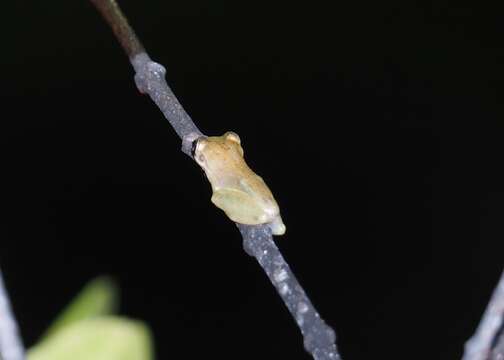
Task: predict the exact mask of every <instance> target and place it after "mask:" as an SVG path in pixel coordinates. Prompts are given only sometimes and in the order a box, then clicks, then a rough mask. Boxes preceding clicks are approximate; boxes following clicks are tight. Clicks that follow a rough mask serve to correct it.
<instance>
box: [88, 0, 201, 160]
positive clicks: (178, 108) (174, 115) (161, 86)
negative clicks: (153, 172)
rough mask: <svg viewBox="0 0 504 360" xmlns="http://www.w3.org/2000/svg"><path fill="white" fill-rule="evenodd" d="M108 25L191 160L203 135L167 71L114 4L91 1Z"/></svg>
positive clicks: (137, 78)
mask: <svg viewBox="0 0 504 360" xmlns="http://www.w3.org/2000/svg"><path fill="white" fill-rule="evenodd" d="M90 1H91V3H93V5H94V6H95V7H96V9H97V10H98V12H99V13H100V14H101V15H102V16H103V18H104V19H105V21H106V22H107V23H108V24H109V26H110V27H111V28H112V31H113V32H114V35H115V36H116V38H117V40H118V41H119V43H120V44H121V46H122V48H123V49H124V51H125V52H126V54H127V55H128V57H129V60H130V62H131V65H133V68H134V69H135V73H136V74H135V83H136V85H137V88H138V90H139V91H140V92H141V93H142V94H145V93H146V94H148V95H149V96H150V98H151V99H152V100H153V101H154V102H155V103H156V105H157V106H158V108H159V109H160V110H161V111H162V112H163V115H164V116H165V118H166V119H167V120H168V121H169V122H170V124H171V126H172V127H173V129H174V130H175V131H176V132H177V135H178V136H179V137H180V138H181V139H182V151H183V152H184V153H185V154H187V155H189V156H191V145H192V142H193V141H194V140H195V139H197V138H198V137H200V136H202V135H203V134H202V133H201V131H200V130H199V129H198V127H197V126H196V125H195V124H194V122H193V121H192V119H191V117H190V116H189V114H187V112H186V111H185V110H184V108H183V107H182V105H180V102H179V101H178V100H177V98H176V97H175V94H173V91H171V89H170V87H169V86H168V84H167V83H166V80H165V74H166V70H165V68H164V67H163V66H162V65H161V64H158V63H156V62H154V61H152V60H151V59H150V57H149V55H148V54H147V52H146V51H145V49H144V47H143V45H142V43H141V42H140V40H139V39H138V37H137V36H136V34H135V31H134V30H133V28H132V27H131V26H130V24H129V23H128V20H127V19H126V16H125V15H124V14H123V12H122V11H121V9H120V8H119V5H118V4H117V2H116V1H115V0H90Z"/></svg>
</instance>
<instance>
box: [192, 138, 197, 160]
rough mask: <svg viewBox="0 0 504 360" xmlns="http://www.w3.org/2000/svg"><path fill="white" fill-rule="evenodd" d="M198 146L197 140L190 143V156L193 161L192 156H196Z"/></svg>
mask: <svg viewBox="0 0 504 360" xmlns="http://www.w3.org/2000/svg"><path fill="white" fill-rule="evenodd" d="M197 146H198V139H196V140H194V141H193V142H192V146H191V156H192V157H193V159H194V156H195V155H196V147H197Z"/></svg>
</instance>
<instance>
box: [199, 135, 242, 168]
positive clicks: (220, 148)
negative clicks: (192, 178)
mask: <svg viewBox="0 0 504 360" xmlns="http://www.w3.org/2000/svg"><path fill="white" fill-rule="evenodd" d="M192 155H193V158H194V160H196V162H197V163H198V164H199V165H200V166H201V167H202V168H203V169H204V170H209V169H215V168H218V169H220V170H224V169H225V168H226V167H227V166H229V165H230V163H234V162H235V161H237V160H238V161H240V160H242V159H243V148H242V147H241V141H240V137H239V136H238V134H236V133H234V132H232V131H228V132H226V133H225V134H224V135H222V136H209V137H205V136H202V137H199V138H198V139H196V140H195V141H194V143H193V148H192Z"/></svg>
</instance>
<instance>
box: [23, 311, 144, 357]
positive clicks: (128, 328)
mask: <svg viewBox="0 0 504 360" xmlns="http://www.w3.org/2000/svg"><path fill="white" fill-rule="evenodd" d="M152 359H153V345H152V340H151V334H150V331H149V329H148V328H147V326H146V325H145V324H143V323H142V322H139V321H134V320H130V319H127V318H124V317H119V316H102V317H98V318H90V319H85V320H81V321H78V322H74V323H71V324H68V325H66V326H65V327H64V328H62V329H60V330H59V331H58V332H56V333H54V334H53V335H52V336H51V337H49V338H47V339H46V340H44V341H42V342H41V343H40V344H38V345H36V346H35V347H33V348H32V349H30V351H29V352H28V360H152Z"/></svg>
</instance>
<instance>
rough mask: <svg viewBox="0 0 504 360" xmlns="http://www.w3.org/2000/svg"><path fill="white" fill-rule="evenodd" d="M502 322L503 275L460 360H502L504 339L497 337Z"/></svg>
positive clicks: (503, 274)
mask: <svg viewBox="0 0 504 360" xmlns="http://www.w3.org/2000/svg"><path fill="white" fill-rule="evenodd" d="M503 320H504V273H502V275H501V278H500V280H499V283H498V284H497V287H496V288H495V290H494V293H493V294H492V298H491V299H490V302H489V303H488V306H487V308H486V310H485V313H484V314H483V318H482V319H481V321H480V324H479V325H478V328H477V329H476V333H475V334H474V335H473V337H471V338H470V339H469V340H468V341H467V342H466V345H465V350H464V356H463V357H462V360H490V359H492V360H503V359H504V352H503V350H504V344H503V342H504V339H503V338H502V336H500V337H499V332H500V331H501V330H502V327H503Z"/></svg>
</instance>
